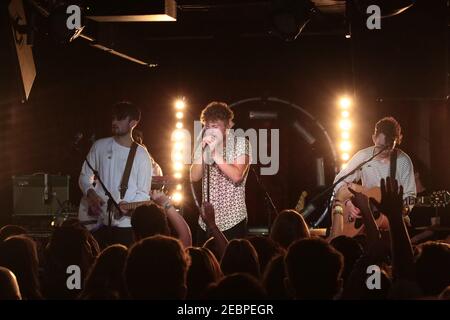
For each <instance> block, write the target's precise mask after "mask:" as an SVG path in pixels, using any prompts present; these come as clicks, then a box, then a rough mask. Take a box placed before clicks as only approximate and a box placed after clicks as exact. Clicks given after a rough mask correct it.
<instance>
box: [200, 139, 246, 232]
mask: <svg viewBox="0 0 450 320" xmlns="http://www.w3.org/2000/svg"><path fill="white" fill-rule="evenodd" d="M225 145H226V147H225V149H224V152H223V157H224V159H225V160H226V163H230V164H231V163H233V162H234V161H235V159H237V158H238V157H240V156H242V155H248V156H249V157H251V150H250V143H249V142H248V140H247V139H245V138H244V137H237V136H236V135H234V134H232V133H228V134H227V138H226V143H225ZM250 162H251V160H250ZM247 175H248V169H247V171H246V172H245V175H244V179H242V181H241V182H239V183H234V182H233V181H231V179H230V178H228V177H227V176H226V175H225V174H224V173H223V172H222V171H221V170H220V169H219V167H218V166H217V164H216V163H214V164H212V165H210V166H209V180H210V186H211V187H210V190H209V202H210V203H211V204H212V205H213V207H214V211H215V216H216V224H217V227H218V228H219V229H220V231H225V230H228V229H230V228H232V227H234V226H235V225H237V224H238V223H240V222H242V221H243V220H245V219H246V218H247V207H246V205H245V182H246V180H247ZM202 187H203V199H204V200H205V201H206V190H207V187H208V179H207V174H206V172H203V180H202ZM198 223H199V225H200V227H201V228H202V229H203V230H206V225H205V223H204V222H203V219H202V218H201V217H199V220H198Z"/></svg>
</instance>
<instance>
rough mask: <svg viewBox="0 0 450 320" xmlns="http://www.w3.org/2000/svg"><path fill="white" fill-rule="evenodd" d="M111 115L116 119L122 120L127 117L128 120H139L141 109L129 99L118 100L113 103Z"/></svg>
mask: <svg viewBox="0 0 450 320" xmlns="http://www.w3.org/2000/svg"><path fill="white" fill-rule="evenodd" d="M112 116H113V118H117V120H123V119H125V118H126V117H129V118H130V120H136V121H137V122H139V121H140V120H141V111H140V110H139V108H138V107H136V106H135V105H134V104H133V103H131V102H130V101H120V102H117V103H116V104H114V105H113V107H112Z"/></svg>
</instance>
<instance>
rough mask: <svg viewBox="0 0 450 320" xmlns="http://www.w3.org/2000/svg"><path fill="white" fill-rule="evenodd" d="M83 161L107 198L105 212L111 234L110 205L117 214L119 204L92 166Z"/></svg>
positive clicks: (86, 160)
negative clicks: (106, 211) (106, 212)
mask: <svg viewBox="0 0 450 320" xmlns="http://www.w3.org/2000/svg"><path fill="white" fill-rule="evenodd" d="M84 161H85V162H86V163H87V165H88V166H89V168H90V169H91V170H92V172H93V173H94V176H95V179H96V180H97V181H98V182H99V183H100V185H101V186H102V188H103V191H105V195H106V196H107V197H108V203H107V210H108V228H109V229H110V231H111V232H112V229H111V225H112V217H111V215H112V212H111V205H113V206H114V207H115V208H116V209H117V210H118V212H120V207H119V204H118V203H117V202H116V200H114V198H113V196H112V194H111V192H109V190H108V188H106V186H105V184H104V183H103V181H102V179H101V178H100V176H99V174H98V171H97V170H95V169H94V167H92V165H91V164H90V162H89V160H88V159H87V157H86V158H85V159H84Z"/></svg>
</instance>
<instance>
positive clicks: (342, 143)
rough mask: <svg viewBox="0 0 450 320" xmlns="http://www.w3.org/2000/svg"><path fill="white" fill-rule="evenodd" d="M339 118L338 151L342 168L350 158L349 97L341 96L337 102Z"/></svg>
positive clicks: (350, 123) (350, 126)
mask: <svg viewBox="0 0 450 320" xmlns="http://www.w3.org/2000/svg"><path fill="white" fill-rule="evenodd" d="M338 106H339V112H340V115H339V116H340V120H339V130H340V131H339V133H340V139H339V151H340V158H341V161H342V167H341V168H342V169H343V168H345V167H346V166H347V161H348V160H349V159H350V152H351V150H352V147H353V146H352V143H351V141H350V137H351V129H352V121H351V119H350V108H351V107H352V100H351V99H350V98H349V97H341V98H340V99H339V102H338Z"/></svg>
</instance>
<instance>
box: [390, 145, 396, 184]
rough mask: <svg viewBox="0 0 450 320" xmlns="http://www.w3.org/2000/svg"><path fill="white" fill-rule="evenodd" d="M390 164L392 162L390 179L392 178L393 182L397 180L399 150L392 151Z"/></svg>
mask: <svg viewBox="0 0 450 320" xmlns="http://www.w3.org/2000/svg"><path fill="white" fill-rule="evenodd" d="M389 162H390V170H389V177H391V180H393V179H395V175H396V174H397V149H394V150H392V151H391V155H390V161H389Z"/></svg>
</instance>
